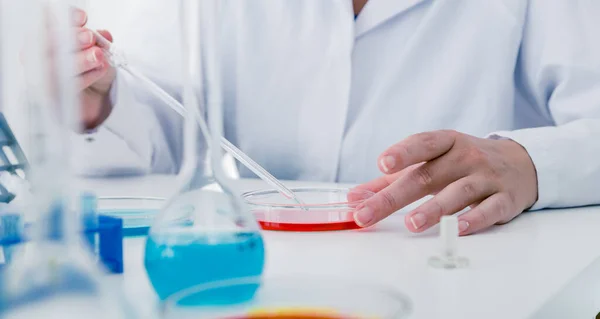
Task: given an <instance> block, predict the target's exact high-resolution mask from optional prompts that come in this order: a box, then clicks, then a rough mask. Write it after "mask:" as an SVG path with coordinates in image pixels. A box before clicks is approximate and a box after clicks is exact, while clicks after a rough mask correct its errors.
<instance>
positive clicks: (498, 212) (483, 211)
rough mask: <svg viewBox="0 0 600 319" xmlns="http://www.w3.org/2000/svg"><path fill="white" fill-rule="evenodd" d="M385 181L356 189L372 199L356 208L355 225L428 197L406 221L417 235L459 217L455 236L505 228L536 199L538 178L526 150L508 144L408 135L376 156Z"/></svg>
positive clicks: (440, 134) (442, 134)
mask: <svg viewBox="0 0 600 319" xmlns="http://www.w3.org/2000/svg"><path fill="white" fill-rule="evenodd" d="M378 163H379V168H380V169H381V171H382V172H384V173H385V175H384V176H382V177H380V178H377V179H375V180H373V181H371V182H368V183H366V184H363V185H360V186H358V187H357V188H359V189H367V190H370V191H373V192H376V194H375V195H374V196H373V197H371V198H369V199H368V200H366V201H365V202H364V203H362V204H361V205H359V206H358V207H357V210H356V213H355V216H354V218H355V220H356V223H357V224H359V225H360V226H362V227H368V226H371V225H374V224H375V223H377V222H379V221H381V220H382V219H384V218H386V217H387V216H389V215H391V214H392V213H394V212H396V211H397V210H399V209H401V208H403V207H405V206H406V205H409V204H411V203H413V202H415V201H417V200H419V199H421V198H423V197H425V196H427V195H435V196H434V197H433V198H431V199H430V200H428V201H427V202H425V203H423V204H422V205H420V206H419V207H417V208H416V209H415V210H413V211H412V212H410V213H408V214H407V215H406V216H405V219H404V222H405V224H406V227H407V228H408V229H409V230H410V231H412V232H422V231H425V230H426V229H428V228H430V227H431V226H433V225H435V224H437V223H438V222H439V220H440V218H441V217H442V216H443V215H451V214H454V213H457V212H460V211H461V210H463V209H464V208H466V207H469V206H470V207H471V210H469V211H467V212H466V213H464V214H462V215H461V216H459V232H460V235H468V234H472V233H475V232H477V231H480V230H483V229H485V228H487V227H490V226H492V225H494V224H502V223H507V222H509V221H510V220H512V219H513V218H515V217H516V216H517V215H519V214H520V213H521V212H522V211H524V210H525V209H528V208H530V207H531V206H532V205H533V204H534V203H535V201H536V200H537V176H536V171H535V167H534V165H533V162H532V161H531V158H530V157H529V154H528V153H527V151H526V150H525V149H524V148H523V147H522V146H521V145H520V144H518V143H516V142H514V141H512V140H491V139H482V138H477V137H473V136H470V135H466V134H462V133H459V132H455V131H434V132H427V133H420V134H416V135H412V136H410V137H408V138H406V139H405V140H403V141H401V142H399V143H397V144H395V145H393V146H392V147H390V148H388V149H387V150H386V151H385V152H383V153H382V155H381V156H380V157H379V161H378Z"/></svg>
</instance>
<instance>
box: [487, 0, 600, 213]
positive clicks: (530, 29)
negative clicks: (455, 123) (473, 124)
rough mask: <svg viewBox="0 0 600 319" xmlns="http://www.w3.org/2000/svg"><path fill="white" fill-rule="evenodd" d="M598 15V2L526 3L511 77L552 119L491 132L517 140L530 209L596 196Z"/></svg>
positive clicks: (599, 195) (599, 160) (599, 167)
mask: <svg viewBox="0 0 600 319" xmlns="http://www.w3.org/2000/svg"><path fill="white" fill-rule="evenodd" d="M598 17H600V2H599V1H589V0H570V1H564V0H531V1H530V3H529V8H528V11H527V16H526V20H525V21H526V22H525V28H524V33H523V39H522V46H521V51H520V57H519V61H518V65H517V68H516V71H515V72H516V73H515V80H516V83H517V89H518V94H521V96H523V97H524V99H525V100H526V101H527V104H528V105H529V106H530V107H534V108H535V110H536V112H539V114H541V115H542V116H544V117H546V118H547V119H548V121H549V122H551V123H554V125H553V126H547V127H538V128H529V129H520V130H514V131H507V132H496V133H495V134H493V135H495V136H500V137H505V138H510V139H512V140H514V141H516V142H518V143H519V144H521V145H522V146H523V147H524V148H525V149H526V150H527V151H528V153H529V155H530V157H531V159H532V160H533V163H534V165H535V168H536V171H537V177H538V200H537V202H536V203H535V205H534V206H533V207H532V208H531V209H533V210H535V209H542V208H559V207H572V206H580V205H589V204H598V203H600V192H599V191H598V190H599V189H600V36H599V33H598V30H600V19H598ZM517 107H523V106H522V105H521V106H519V105H517Z"/></svg>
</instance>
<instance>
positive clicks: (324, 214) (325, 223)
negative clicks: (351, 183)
mask: <svg viewBox="0 0 600 319" xmlns="http://www.w3.org/2000/svg"><path fill="white" fill-rule="evenodd" d="M291 190H292V191H293V192H294V193H295V194H296V196H297V198H298V199H299V200H300V203H297V202H294V201H293V200H291V199H289V198H287V197H285V196H283V195H282V194H280V193H279V192H277V191H276V190H257V191H251V192H247V193H244V194H243V195H242V197H243V199H244V200H245V202H246V203H247V204H248V205H249V207H250V210H251V212H252V214H254V216H255V218H256V220H257V221H258V222H259V224H260V225H261V227H262V228H263V229H264V230H278V231H334V230H349V229H357V228H360V226H358V225H357V224H356V223H355V222H354V211H355V210H356V208H357V207H358V206H359V205H360V204H361V203H362V202H364V201H365V200H366V199H368V198H370V197H371V196H373V195H374V193H373V192H370V191H367V190H361V189H351V188H317V187H312V188H309V187H306V188H292V189H291Z"/></svg>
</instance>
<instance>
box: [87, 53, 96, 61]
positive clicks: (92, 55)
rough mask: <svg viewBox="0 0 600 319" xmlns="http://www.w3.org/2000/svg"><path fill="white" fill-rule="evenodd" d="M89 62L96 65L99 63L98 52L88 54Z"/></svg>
mask: <svg viewBox="0 0 600 319" xmlns="http://www.w3.org/2000/svg"><path fill="white" fill-rule="evenodd" d="M87 60H88V61H89V62H91V63H96V62H97V61H98V58H97V57H96V51H93V52H92V53H90V54H88V56H87Z"/></svg>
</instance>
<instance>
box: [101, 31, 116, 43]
mask: <svg viewBox="0 0 600 319" xmlns="http://www.w3.org/2000/svg"><path fill="white" fill-rule="evenodd" d="M98 33H100V35H101V36H102V37H104V38H105V39H106V40H108V41H109V42H113V36H112V34H111V33H110V32H108V31H106V30H98Z"/></svg>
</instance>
